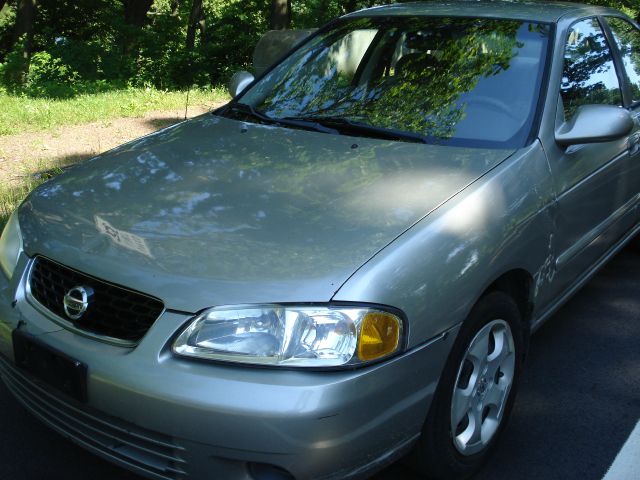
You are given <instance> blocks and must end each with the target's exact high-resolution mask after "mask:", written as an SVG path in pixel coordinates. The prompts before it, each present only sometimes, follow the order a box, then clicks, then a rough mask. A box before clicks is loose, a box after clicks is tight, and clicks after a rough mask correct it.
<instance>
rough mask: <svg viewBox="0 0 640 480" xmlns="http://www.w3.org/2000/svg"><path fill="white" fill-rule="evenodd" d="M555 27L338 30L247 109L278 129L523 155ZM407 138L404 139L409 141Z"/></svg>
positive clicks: (423, 25) (441, 22)
mask: <svg viewBox="0 0 640 480" xmlns="http://www.w3.org/2000/svg"><path fill="white" fill-rule="evenodd" d="M549 32H550V27H549V26H548V25H546V24H536V23H531V22H522V21H514V20H497V19H477V18H455V17H453V18H442V17H391V18H375V17H374V18H357V19H352V20H346V21H342V22H338V23H337V24H334V26H333V27H332V28H330V29H328V30H325V31H323V32H321V33H320V34H319V35H317V36H315V37H314V38H312V39H311V40H310V41H308V42H307V43H306V44H304V45H303V46H302V47H301V48H299V49H298V50H296V51H295V52H294V53H293V54H292V55H290V56H289V57H288V58H286V59H285V60H284V61H283V62H282V63H280V64H279V65H278V66H276V67H275V68H274V69H273V70H271V71H270V72H269V73H268V74H267V75H265V76H264V77H263V78H262V79H261V80H260V81H258V82H257V83H256V84H255V85H254V86H253V87H252V88H251V89H250V90H249V91H247V92H246V93H245V94H244V95H243V96H242V97H241V98H240V100H239V103H242V104H246V105H248V106H250V107H252V109H253V110H254V112H260V114H262V115H264V116H266V117H269V118H273V119H296V120H310V121H314V122H318V123H323V124H330V125H331V126H333V127H335V128H336V129H338V130H340V127H341V126H343V127H348V128H347V129H349V128H350V130H349V133H351V134H353V132H354V129H353V127H354V125H356V126H360V127H362V126H365V127H367V126H371V127H375V129H359V130H357V133H356V134H360V135H367V136H376V135H375V132H379V131H383V130H389V131H395V132H407V133H410V134H411V135H413V136H414V137H415V136H419V137H420V138H422V139H424V141H426V142H428V143H440V144H450V145H460V146H471V147H474V146H477V147H488V146H491V147H497V148H500V147H502V148H514V147H521V146H523V145H524V144H525V143H526V141H527V139H528V137H529V133H530V131H531V126H532V123H533V117H534V116H535V110H536V105H537V99H538V93H539V90H540V83H541V79H542V70H543V66H544V63H545V56H546V52H547V41H548V37H549ZM400 138H402V137H400Z"/></svg>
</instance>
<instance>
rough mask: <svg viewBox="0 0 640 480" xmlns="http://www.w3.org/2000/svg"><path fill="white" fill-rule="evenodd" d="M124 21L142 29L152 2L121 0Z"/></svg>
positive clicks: (146, 0)
mask: <svg viewBox="0 0 640 480" xmlns="http://www.w3.org/2000/svg"><path fill="white" fill-rule="evenodd" d="M123 4H124V21H125V23H127V24H128V25H131V26H133V27H138V28H140V27H143V26H144V24H145V23H146V22H147V13H148V12H149V9H150V8H151V5H153V0H123Z"/></svg>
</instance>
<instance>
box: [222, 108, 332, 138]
mask: <svg viewBox="0 0 640 480" xmlns="http://www.w3.org/2000/svg"><path fill="white" fill-rule="evenodd" d="M228 111H232V112H239V113H245V114H248V115H250V116H252V117H253V118H256V119H258V120H260V121H262V122H265V123H269V124H272V125H278V126H285V127H294V128H303V129H305V130H315V131H316V132H321V133H330V134H333V135H338V134H339V132H338V130H336V129H335V128H329V127H327V126H325V125H323V124H322V123H320V122H315V121H309V120H307V119H303V118H273V117H270V116H269V115H267V114H266V113H264V112H262V111H261V110H257V109H256V108H254V107H252V106H251V105H248V104H246V103H239V102H236V103H230V104H229V105H228V106H227V108H226V109H225V110H224V112H225V113H226V112H228Z"/></svg>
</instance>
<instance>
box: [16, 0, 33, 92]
mask: <svg viewBox="0 0 640 480" xmlns="http://www.w3.org/2000/svg"><path fill="white" fill-rule="evenodd" d="M36 1H37V0H18V3H17V12H16V24H15V27H14V30H13V36H12V39H11V44H12V45H14V46H15V45H16V44H18V43H19V42H22V61H21V65H20V68H19V69H18V70H17V71H16V72H15V73H14V78H13V81H14V82H15V83H24V81H25V76H26V74H27V72H28V71H29V62H30V61H31V52H32V50H33V26H34V20H35V16H36Z"/></svg>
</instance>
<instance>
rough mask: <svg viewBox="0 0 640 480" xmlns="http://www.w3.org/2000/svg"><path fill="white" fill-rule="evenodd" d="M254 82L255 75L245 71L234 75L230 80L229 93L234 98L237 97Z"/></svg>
mask: <svg viewBox="0 0 640 480" xmlns="http://www.w3.org/2000/svg"><path fill="white" fill-rule="evenodd" d="M253 80H254V77H253V75H251V74H250V73H249V72H246V71H244V70H241V71H239V72H236V73H234V74H233V77H231V80H229V86H228V88H229V93H230V94H231V96H232V97H234V98H235V97H237V96H238V95H240V94H241V93H242V92H243V90H244V89H245V88H247V87H248V86H249V84H250V83H251V82H253Z"/></svg>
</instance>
